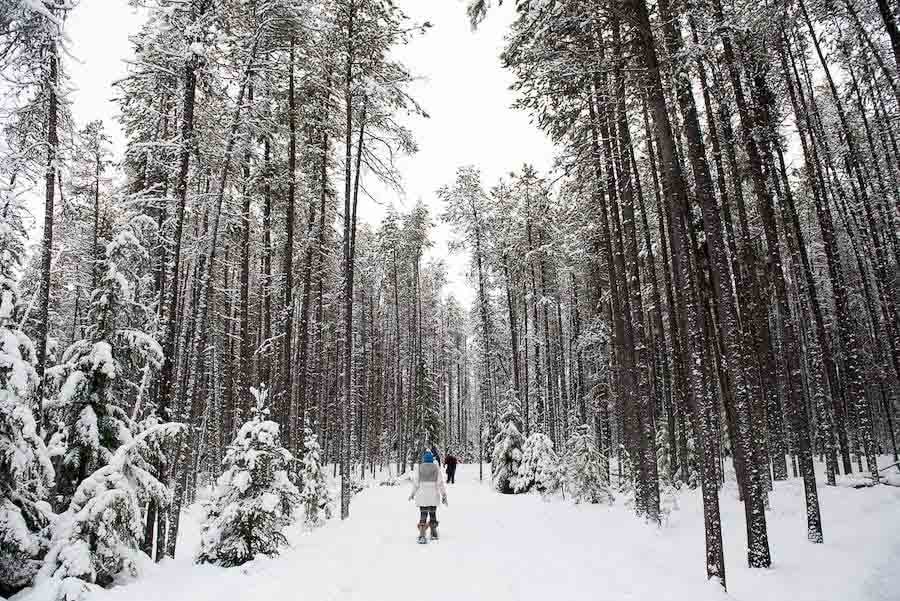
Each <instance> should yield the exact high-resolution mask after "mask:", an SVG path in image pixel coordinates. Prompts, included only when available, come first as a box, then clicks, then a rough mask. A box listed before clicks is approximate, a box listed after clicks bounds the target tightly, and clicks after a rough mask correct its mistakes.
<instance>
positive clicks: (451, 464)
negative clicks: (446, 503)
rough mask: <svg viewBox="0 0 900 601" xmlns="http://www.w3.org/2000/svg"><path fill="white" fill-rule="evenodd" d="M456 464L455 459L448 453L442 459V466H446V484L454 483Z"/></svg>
mask: <svg viewBox="0 0 900 601" xmlns="http://www.w3.org/2000/svg"><path fill="white" fill-rule="evenodd" d="M456 463H457V461H456V457H454V456H453V455H452V454H451V453H449V452H448V453H447V456H446V457H444V465H446V466H447V484H454V483H455V482H456Z"/></svg>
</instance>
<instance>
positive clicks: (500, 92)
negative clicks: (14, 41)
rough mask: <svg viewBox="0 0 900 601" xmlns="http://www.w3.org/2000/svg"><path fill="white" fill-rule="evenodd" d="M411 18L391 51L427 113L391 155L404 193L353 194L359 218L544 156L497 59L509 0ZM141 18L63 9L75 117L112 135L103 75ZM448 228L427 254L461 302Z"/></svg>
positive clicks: (93, 5)
mask: <svg viewBox="0 0 900 601" xmlns="http://www.w3.org/2000/svg"><path fill="white" fill-rule="evenodd" d="M399 4H400V6H401V7H402V8H403V9H404V10H405V11H406V13H407V14H408V15H409V17H410V18H411V19H412V20H413V21H415V22H422V21H425V20H427V21H430V22H431V23H432V25H433V27H432V28H431V29H429V30H428V33H427V34H425V35H424V36H421V37H419V38H417V39H415V40H414V41H413V42H412V43H411V44H410V45H409V46H408V47H406V48H404V49H403V50H402V51H401V52H400V53H399V55H400V57H401V58H402V60H403V61H404V62H405V63H406V64H407V66H408V67H409V68H410V69H411V71H412V72H413V73H414V74H416V75H418V76H420V77H422V78H423V79H422V80H421V81H419V82H417V83H416V84H415V85H414V88H413V95H414V97H415V98H416V99H417V100H418V101H419V102H420V103H421V104H422V106H423V107H424V108H425V110H426V112H428V114H429V115H430V119H418V120H416V121H415V122H413V123H411V124H410V125H411V127H412V129H413V132H414V134H415V136H416V140H417V141H418V143H419V148H420V151H419V152H418V153H417V154H416V155H414V156H412V157H407V158H404V159H402V161H401V163H400V167H401V171H402V173H403V177H404V182H405V188H406V191H405V194H404V195H403V196H402V197H397V196H396V195H395V194H389V193H387V192H381V191H377V190H379V188H377V187H375V186H372V183H371V182H370V183H369V186H370V187H371V188H372V189H373V190H376V191H375V192H374V194H375V195H376V196H377V200H378V203H379V204H380V205H381V206H379V204H376V203H375V202H373V201H371V200H368V199H365V200H363V199H361V200H360V204H361V206H360V212H361V215H362V218H363V219H364V220H366V221H369V222H371V223H377V221H378V220H379V219H380V217H381V215H382V214H383V212H384V206H387V205H389V204H390V203H394V204H396V205H397V206H398V208H399V209H400V210H405V209H408V208H410V207H411V206H412V205H413V204H414V203H415V202H416V200H418V199H419V198H421V199H422V200H423V201H424V202H425V203H426V204H428V205H429V206H430V207H431V209H432V214H433V216H434V217H435V219H437V216H438V215H439V213H440V210H441V209H440V206H439V202H438V201H437V199H436V198H435V190H437V189H438V188H439V187H440V186H442V185H444V184H447V183H450V182H451V181H452V180H453V177H454V174H455V172H456V168H457V167H459V166H461V165H467V164H473V165H477V166H479V167H481V169H482V173H483V180H484V182H485V185H486V186H492V185H493V184H494V183H496V181H497V179H499V178H500V177H501V176H503V175H505V174H507V173H508V172H509V171H511V170H515V169H518V168H519V167H521V165H522V163H525V162H528V163H531V164H533V165H535V166H536V167H537V168H539V169H541V170H546V169H548V168H549V167H550V165H551V163H552V154H553V150H552V146H551V144H550V142H549V140H548V139H547V138H546V137H545V136H544V135H543V134H542V133H541V132H539V131H538V130H537V129H536V128H535V127H533V126H532V125H531V124H530V123H529V119H528V115H526V114H525V113H521V112H518V111H512V110H510V105H511V104H512V102H513V100H514V95H513V93H512V92H510V91H509V85H510V83H511V82H512V78H511V76H510V74H509V73H507V72H506V71H504V70H503V69H502V68H501V67H500V59H499V55H500V51H501V49H502V48H503V36H504V34H505V33H506V31H507V29H508V26H509V23H510V22H511V21H512V19H513V17H514V12H513V8H512V4H513V3H512V2H507V3H505V4H504V6H503V7H499V8H497V7H495V9H494V10H493V11H492V14H491V15H490V16H489V17H488V19H487V20H486V21H485V22H484V23H483V24H482V25H481V26H480V27H479V29H478V30H477V31H475V32H473V31H472V30H471V29H470V27H469V24H468V20H467V18H466V14H465V6H466V0H399ZM140 23H141V19H140V16H139V15H138V14H136V13H135V12H134V11H133V10H132V9H131V8H129V7H128V3H127V2H126V0H81V3H80V5H79V6H78V8H77V9H76V10H75V11H74V12H73V13H72V15H71V16H70V18H69V24H68V28H67V29H68V32H69V36H70V38H71V40H72V47H73V48H74V52H75V58H76V59H77V60H78V61H79V63H78V64H72V65H71V66H70V71H71V73H72V79H73V84H74V86H75V87H76V90H75V92H74V93H73V95H72V98H73V102H74V106H73V110H74V114H75V117H76V119H77V120H78V122H79V123H80V124H83V123H85V122H87V121H89V120H91V119H104V120H105V121H106V122H107V124H108V125H107V126H108V128H109V129H110V130H111V132H112V133H113V135H114V138H115V139H116V141H117V145H118V146H120V145H121V141H122V137H121V134H120V133H119V131H118V125H117V124H115V123H114V122H113V117H114V115H115V114H116V113H117V107H116V105H115V104H114V103H113V102H112V97H113V94H114V91H113V88H112V83H113V82H114V81H116V79H118V78H121V77H122V76H123V75H124V74H125V65H124V62H123V60H124V59H127V58H129V57H130V53H131V49H130V45H129V43H128V36H129V35H130V34H131V33H133V32H136V31H137V30H138V28H139V26H140ZM449 235H450V234H449V232H448V230H447V228H446V227H444V226H443V225H441V226H439V227H438V228H437V229H436V231H435V233H434V239H435V246H434V249H433V251H432V256H442V257H447V264H448V267H449V269H450V282H451V285H450V288H451V289H450V290H448V292H452V293H453V294H454V295H455V296H456V297H457V298H458V299H459V300H460V301H462V302H464V303H465V304H469V303H470V302H471V298H472V291H471V289H470V288H469V287H468V286H467V285H466V284H465V272H466V270H467V268H468V264H467V263H468V261H467V260H466V258H465V257H463V256H449V257H448V256H447V255H448V253H447V240H448V237H449Z"/></svg>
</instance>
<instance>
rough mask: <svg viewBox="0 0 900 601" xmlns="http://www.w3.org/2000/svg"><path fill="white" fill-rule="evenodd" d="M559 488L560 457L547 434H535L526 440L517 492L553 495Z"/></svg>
mask: <svg viewBox="0 0 900 601" xmlns="http://www.w3.org/2000/svg"><path fill="white" fill-rule="evenodd" d="M558 486H559V456H558V455H557V454H556V451H554V450H553V441H552V440H550V437H549V436H547V435H546V434H542V433H540V432H535V433H534V434H532V435H531V436H529V437H528V438H527V439H525V446H524V448H523V449H522V463H521V464H520V465H519V471H518V474H517V477H516V479H515V486H514V488H515V492H517V493H519V492H528V491H530V490H532V489H534V490H537V491H538V492H539V493H541V494H546V493H552V492H553V491H555V490H556V489H557V488H558Z"/></svg>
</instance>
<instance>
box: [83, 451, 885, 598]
mask: <svg viewBox="0 0 900 601" xmlns="http://www.w3.org/2000/svg"><path fill="white" fill-rule="evenodd" d="M883 459H884V460H885V464H886V463H887V458H883ZM384 477H387V474H386V473H385V474H384ZM457 482H458V483H457V484H455V485H450V486H449V501H450V506H449V507H448V508H444V507H441V508H440V509H439V511H438V513H439V517H440V519H441V524H442V527H443V531H442V533H441V534H442V537H441V540H440V541H439V542H437V543H433V544H429V545H426V546H422V545H416V544H415V533H416V530H415V522H416V519H417V517H418V514H417V510H416V508H415V507H414V506H413V505H412V504H410V503H408V502H406V496H407V494H408V491H407V489H406V488H405V487H399V488H398V487H389V486H387V487H382V486H370V487H368V488H367V489H366V490H365V491H363V492H362V493H361V494H359V495H357V496H356V497H355V498H354V502H353V505H352V506H351V516H350V520H349V521H347V522H343V523H342V522H340V521H339V520H336V519H333V520H330V521H329V522H328V523H327V524H326V525H325V526H324V527H323V528H320V529H318V530H315V531H312V532H310V531H309V530H307V529H306V528H304V527H303V525H302V524H300V523H298V524H295V525H294V526H293V527H291V528H290V529H288V531H287V537H288V539H289V541H290V545H291V548H290V549H286V550H285V551H284V552H283V554H282V555H281V556H280V557H277V558H274V559H264V558H258V559H256V560H254V561H252V562H250V563H248V564H246V565H244V566H243V567H242V568H237V569H225V568H220V567H216V566H210V565H195V564H194V563H193V561H192V559H193V554H194V551H195V549H196V546H197V544H198V540H199V526H198V519H199V514H198V512H197V508H196V507H192V508H190V509H189V510H188V511H187V512H186V516H185V521H184V530H183V536H182V538H181V540H180V541H179V549H178V557H177V558H176V559H175V560H173V561H167V562H164V563H162V564H160V565H157V566H154V567H152V568H151V571H150V573H148V574H147V575H145V576H144V577H142V578H141V579H140V580H138V581H137V582H133V583H130V584H128V585H125V586H121V587H116V588H113V589H110V590H106V591H99V592H97V593H95V594H94V595H93V596H92V597H91V600H92V601H158V600H161V599H166V600H167V601H181V600H184V601H220V600H227V601H235V600H247V601H250V600H253V599H266V600H267V601H280V600H282V599H283V600H294V599H301V598H302V599H316V600H325V599H328V600H338V601H340V600H345V599H346V600H349V599H355V600H365V601H407V600H410V601H413V600H415V601H419V600H421V599H429V600H436V601H440V600H444V599H446V600H448V601H449V600H452V601H459V600H461V599H471V600H477V599H490V600H491V601H502V600H506V599H509V600H517V601H530V600H541V601H545V600H546V599H559V600H577V599H600V600H605V599H608V600H610V601H613V600H615V601H618V600H622V599H647V600H652V601H666V600H671V601H676V600H677V601H682V600H683V601H714V600H724V599H739V600H744V601H759V600H766V601H780V600H784V601H830V600H834V601H845V600H853V601H866V600H871V601H894V600H896V599H897V598H898V592H900V572H898V570H897V569H896V568H897V565H900V489H898V488H896V487H892V486H879V487H875V488H867V489H863V490H857V489H852V488H844V487H836V488H827V487H824V486H822V487H821V488H820V501H821V507H822V520H823V524H824V534H825V544H824V545H813V544H811V543H809V542H807V541H806V536H805V532H806V522H805V513H804V506H803V494H802V482H801V481H800V480H799V479H792V480H790V481H788V482H782V483H776V484H777V488H776V490H775V491H774V492H773V493H772V495H771V510H770V511H769V513H768V523H769V540H770V543H771V547H772V556H773V564H772V568H771V569H768V570H750V569H749V568H747V567H746V561H745V555H744V554H745V539H744V536H745V535H744V517H743V510H742V508H741V506H740V504H739V503H738V501H737V498H736V490H735V488H734V487H733V486H726V487H725V488H724V489H723V491H722V493H721V499H722V520H723V530H724V538H725V561H726V567H727V577H728V593H727V594H725V593H722V592H721V591H720V590H718V589H717V587H716V586H714V585H712V584H710V583H709V582H707V581H706V579H705V572H704V569H703V564H702V557H703V519H702V514H701V511H700V510H701V501H700V493H699V491H690V490H681V491H679V492H678V493H677V494H678V505H679V509H678V510H676V511H674V512H673V513H672V515H671V516H670V518H669V521H668V524H667V525H666V526H665V527H663V528H662V529H658V528H654V527H650V526H647V525H644V524H642V523H641V522H640V521H639V520H637V519H636V518H635V517H634V516H633V514H632V512H631V511H630V510H629V509H627V508H625V507H623V506H622V505H621V504H619V503H617V504H616V505H613V506H612V507H610V506H606V505H585V504H583V505H574V504H573V503H571V502H568V501H563V500H558V499H554V500H545V499H542V498H541V496H540V495H537V494H531V495H502V494H499V493H497V492H495V491H493V490H491V487H490V479H489V472H488V468H487V467H486V468H485V481H484V482H483V483H481V484H479V482H478V468H477V466H473V465H461V466H460V468H459V472H458V474H457Z"/></svg>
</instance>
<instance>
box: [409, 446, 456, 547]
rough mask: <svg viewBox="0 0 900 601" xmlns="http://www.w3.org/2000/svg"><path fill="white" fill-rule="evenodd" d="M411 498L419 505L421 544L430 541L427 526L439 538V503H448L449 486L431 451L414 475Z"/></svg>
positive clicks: (434, 538) (433, 537) (432, 536)
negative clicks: (426, 532)
mask: <svg viewBox="0 0 900 601" xmlns="http://www.w3.org/2000/svg"><path fill="white" fill-rule="evenodd" d="M409 500H410V501H412V500H415V502H416V505H418V506H419V524H418V527H419V539H418V540H419V544H425V543H427V542H428V539H426V538H425V530H426V528H430V529H431V539H432V540H437V538H438V530H437V527H438V519H437V505H438V503H443V504H444V505H447V487H446V486H445V485H444V477H443V475H442V474H441V470H440V468H438V466H437V464H436V463H435V462H434V455H432V454H431V451H425V453H424V454H423V455H422V463H420V464H419V469H418V470H416V472H415V474H414V476H413V489H412V493H410V495H409Z"/></svg>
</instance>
